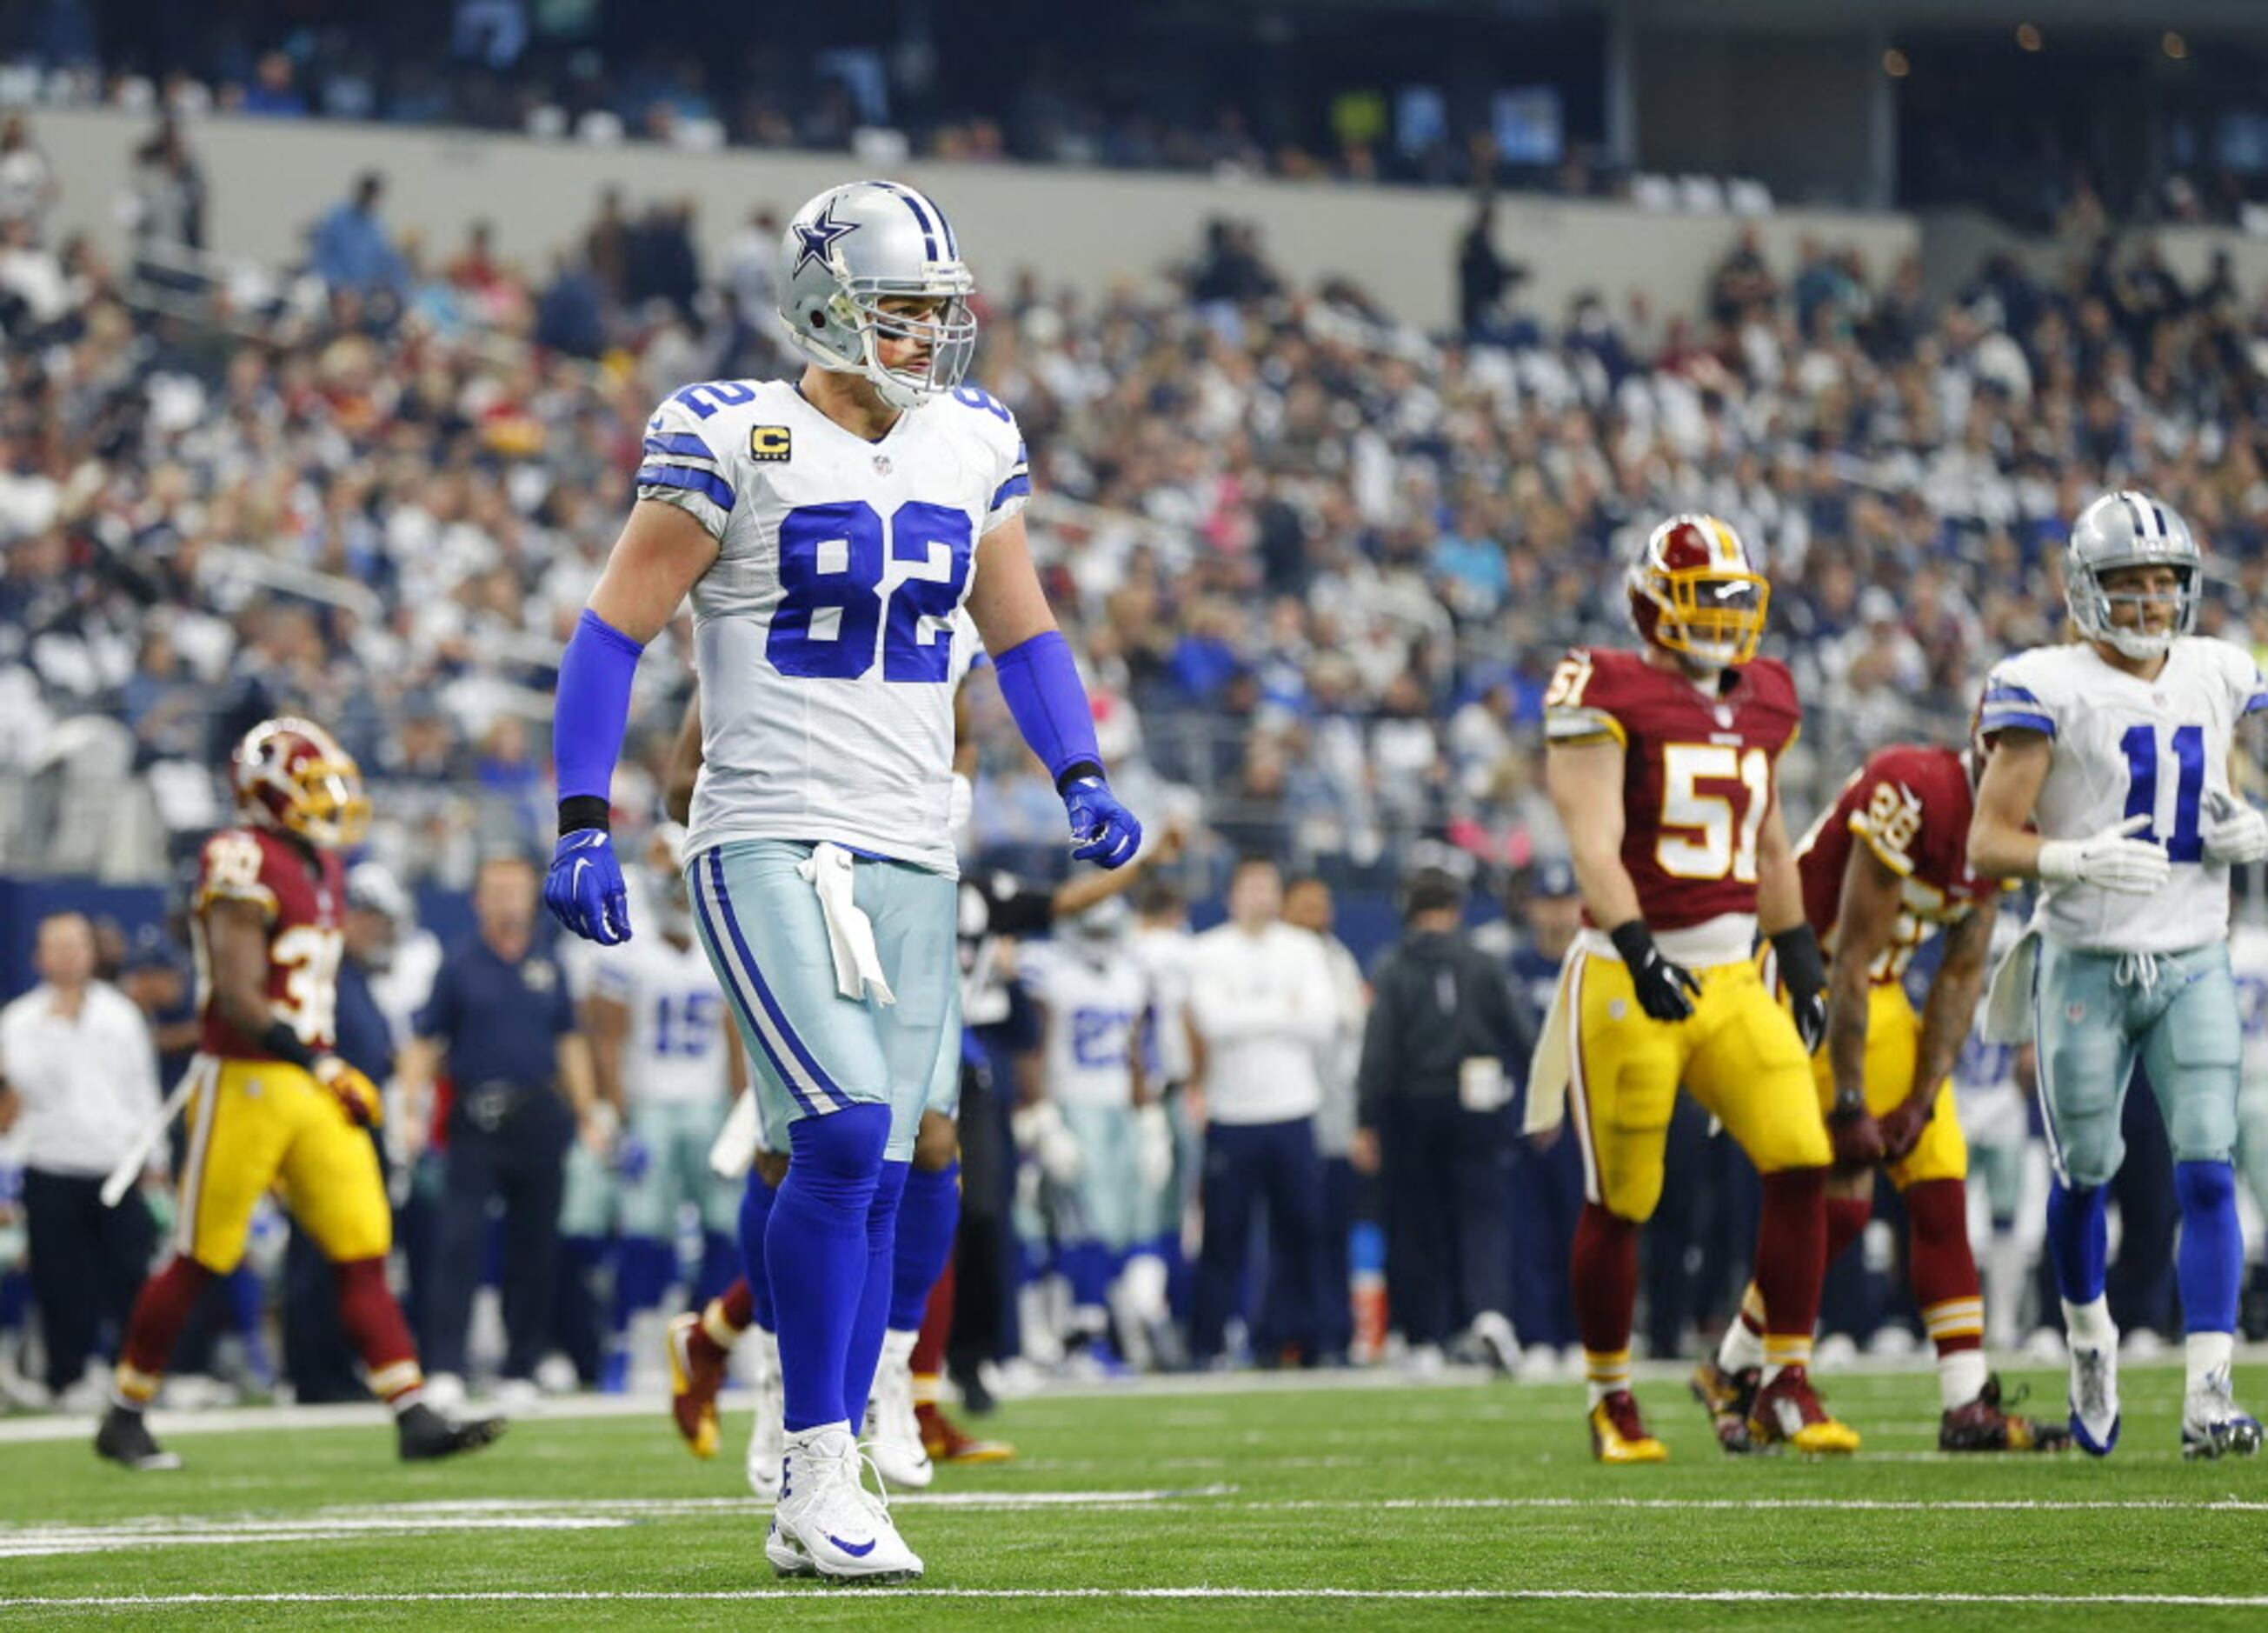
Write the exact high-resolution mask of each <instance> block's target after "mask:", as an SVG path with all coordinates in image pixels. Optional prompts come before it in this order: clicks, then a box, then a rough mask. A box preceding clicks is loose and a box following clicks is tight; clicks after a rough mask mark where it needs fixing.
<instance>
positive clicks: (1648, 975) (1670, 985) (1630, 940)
mask: <svg viewBox="0 0 2268 1633" xmlns="http://www.w3.org/2000/svg"><path fill="white" fill-rule="evenodd" d="M1608 939H1609V941H1611V942H1614V944H1615V950H1616V952H1618V953H1620V954H1622V956H1623V963H1624V964H1627V965H1628V966H1629V967H1630V972H1631V986H1634V987H1636V988H1637V989H1638V1008H1639V1009H1643V1010H1645V1011H1646V1014H1648V1015H1649V1016H1653V1018H1654V1019H1655V1020H1657V1021H1683V1020H1685V1019H1687V1018H1688V1017H1689V1016H1691V1015H1692V1013H1693V1001H1694V999H1696V998H1697V997H1699V996H1700V995H1701V983H1700V981H1699V980H1697V979H1696V978H1695V976H1694V974H1693V972H1692V971H1690V970H1689V969H1687V968H1686V967H1685V966H1684V965H1683V964H1672V963H1671V962H1670V961H1669V960H1668V958H1666V957H1663V956H1662V952H1661V948H1659V947H1657V946H1655V945H1654V944H1653V931H1651V930H1649V929H1647V928H1646V920H1643V919H1632V920H1631V921H1630V922H1629V923H1628V924H1618V925H1616V927H1614V929H1613V930H1611V931H1609V933H1608Z"/></svg>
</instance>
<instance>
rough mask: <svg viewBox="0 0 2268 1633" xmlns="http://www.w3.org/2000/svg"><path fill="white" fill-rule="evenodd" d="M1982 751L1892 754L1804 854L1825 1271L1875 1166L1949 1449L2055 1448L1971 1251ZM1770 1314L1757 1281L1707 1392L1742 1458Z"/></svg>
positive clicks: (1701, 1393) (1847, 1241)
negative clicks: (1890, 1191) (1827, 1156)
mask: <svg viewBox="0 0 2268 1633" xmlns="http://www.w3.org/2000/svg"><path fill="white" fill-rule="evenodd" d="M1980 769H1981V760H1980V752H1979V751H1978V750H1973V749H1972V750H1969V751H1966V752H1964V751H1962V750H1957V749H1944V748H1932V747H1926V746H1920V745H1911V746H1901V747H1896V748H1889V749H1885V750H1882V751H1881V753H1879V754H1877V755H1875V756H1874V757H1873V758H1872V759H1870V760H1868V761H1867V764H1866V765H1864V766H1862V767H1860V768H1859V772H1858V773H1857V774H1856V775H1855V776H1853V777H1852V779H1851V780H1849V781H1848V782H1846V783H1845V784H1844V785H1843V791H1842V793H1841V794H1839V795H1838V796H1837V799H1836V801H1835V803H1834V804H1833V805H1832V806H1830V808H1829V809H1828V810H1827V811H1826V812H1825V813H1824V814H1823V815H1822V816H1821V817H1820V818H1819V820H1818V822H1817V823H1816V824H1814V825H1813V827H1812V830H1811V831H1810V832H1809V833H1808V834H1806V835H1804V837H1803V842H1802V843H1801V844H1800V845H1799V846H1797V847H1796V870H1797V872H1798V874H1799V875H1800V877H1801V879H1802V882H1803V906H1804V916H1805V917H1806V918H1807V919H1808V920H1809V922H1810V924H1811V927H1812V929H1813V930H1814V932H1815V933H1816V934H1817V935H1818V937H1819V940H1820V942H1821V944H1822V945H1823V946H1824V947H1825V948H1826V949H1827V950H1828V952H1829V954H1830V957H1831V960H1832V962H1831V964H1830V968H1829V972H1828V981H1827V1047H1826V1048H1825V1049H1824V1050H1823V1052H1822V1053H1820V1054H1819V1055H1817V1056H1815V1058H1814V1059H1813V1061H1812V1072H1813V1075H1814V1076H1815V1078H1816V1079H1817V1081H1818V1084H1819V1095H1820V1099H1821V1102H1822V1103H1823V1105H1826V1106H1827V1107H1828V1108H1829V1109H1828V1113H1827V1123H1828V1130H1829V1133H1830V1134H1831V1135H1832V1137H1833V1140H1834V1143H1835V1156H1836V1170H1835V1172H1834V1175H1833V1176H1832V1177H1831V1178H1830V1179H1829V1181H1828V1186H1827V1262H1828V1263H1829V1264H1830V1265H1831V1264H1833V1263H1834V1262H1835V1260H1836V1259H1837V1257H1838V1256H1839V1255H1840V1254H1841V1253H1842V1252H1843V1251H1844V1249H1845V1248H1847V1247H1849V1246H1850V1245H1851V1244H1852V1243H1853V1242H1855V1241H1856V1240H1858V1238H1859V1235H1860V1233H1861V1232H1863V1231H1864V1230H1866V1228H1867V1216H1869V1215H1870V1214H1871V1213H1872V1212H1873V1211H1874V1170H1875V1169H1876V1168H1877V1167H1878V1166H1879V1167H1887V1168H1888V1170H1889V1176H1890V1182H1891V1183H1892V1184H1893V1185H1895V1186H1897V1188H1898V1192H1899V1194H1900V1195H1901V1196H1903V1197H1904V1200H1905V1208H1906V1221H1907V1230H1908V1233H1909V1234H1908V1239H1909V1241H1910V1244H1911V1251H1910V1264H1911V1277H1912V1282H1913V1292H1914V1300H1915V1302H1916V1303H1917V1304H1919V1305H1920V1306H1921V1317H1922V1325H1923V1326H1925V1327H1926V1328H1927V1329H1928V1332H1929V1336H1930V1341H1931V1342H1932V1343H1933V1344H1934V1345H1935V1346H1936V1348H1937V1375H1938V1387H1939V1393H1940V1406H1941V1408H1942V1415H1940V1418H1939V1421H1938V1433H1937V1444H1938V1449H1939V1450H1940V1451H1942V1452H2029V1451H2043V1452H2044V1451H2054V1450H2057V1449H2058V1448H2060V1447H2062V1446H2065V1445H2069V1444H2070V1440H2071V1437H2070V1435H2069V1433H2068V1432H2067V1431H2066V1430H2065V1429H2064V1428H2063V1426H2062V1425H2060V1424H2045V1423H2036V1422H2033V1421H2032V1420H2031V1419H2029V1418H2025V1417H2017V1416H2014V1415H2010V1414H2009V1413H2007V1412H2006V1411H2004V1410H2003V1409H2002V1408H2001V1398H2000V1383H1999V1378H1995V1377H1993V1376H1992V1374H1991V1373H1990V1372H1989V1371H1987V1370H1986V1369H1985V1302H1984V1299H1983V1297H1982V1296H1981V1291H1980V1289H1979V1286H1978V1282H1977V1260H1976V1257H1975V1255H1974V1254H1973V1253H1972V1252H1970V1245H1969V1193H1968V1183H1967V1181H1968V1175H1969V1149H1968V1146H1967V1144H1966V1143H1965V1142H1963V1140H1962V1132H1961V1122H1960V1119H1959V1117H1958V1116H1957V1115H1956V1113H1955V1109H1954V1096H1953V1084H1952V1082H1951V1076H1950V1074H1951V1072H1952V1069H1953V1063H1954V1060H1955V1058H1956V1057H1957V1056H1958V1055H1959V1053H1960V1052H1961V1046H1962V1040H1963V1039H1964V1038H1966V1037H1967V1036H1968V1034H1969V1026H1970V1018H1971V1016H1974V1015H1975V1013H1976V1010H1977V998H1978V996H1979V995H1980V994H1982V993H1983V991H1984V988H1985V972H1986V969H1987V968H1988V967H1989V966H1988V964H1987V962H1986V959H1987V954H1988V953H1989V952H1990V950H1991V948H1992V924H1993V920H1994V919H1995V917H1996V916H1997V914H1996V900H1995V898H1996V887H1995V886H1994V885H1993V883H1992V882H1991V881H1989V880H1985V879H1980V878H1978V877H1977V875H1976V874H1975V873H1974V872H1972V871H1971V870H1970V867H1969V861H1968V851H1969V820H1970V811H1971V809H1972V807H1973V804H1974V794H1973V791H1974V788H1975V786H1976V782H1975V780H1976V777H1977V772H1978V771H1979V770H1980ZM1940 929H1942V930H1943V931H1944V932H1945V937H1946V944H1945V948H1944V960H1943V962H1942V963H1940V964H1939V965H1938V968H1937V971H1936V973H1935V974H1933V976H1932V977H1931V978H1930V985H1929V995H1928V997H1927V998H1926V999H1925V1000H1924V1001H1923V1004H1922V1011H1921V1014H1920V1015H1918V1016H1917V1015H1916V1014H1915V1013H1914V1007H1913V1003H1912V1001H1911V1000H1910V999H1909V998H1908V997H1907V996H1906V990H1905V985H1904V980H1905V973H1906V968H1907V966H1908V965H1909V964H1911V963H1912V961H1913V956H1914V954H1915V952H1916V951H1917V950H1919V948H1920V947H1921V945H1922V944H1923V943H1924V942H1926V941H1927V940H1928V939H1929V937H1930V936H1931V935H1933V934H1934V933H1935V932H1936V931H1938V930H1940ZM1766 1313H1767V1312H1766V1306H1765V1304H1764V1299H1763V1297H1762V1295H1760V1294H1759V1293H1758V1292H1757V1290H1756V1287H1755V1286H1754V1284H1751V1285H1750V1286H1749V1289H1748V1293H1747V1296H1746V1297H1744V1298H1743V1299H1742V1303H1741V1311H1740V1314H1739V1316H1738V1317H1737V1318H1736V1319H1734V1322H1733V1323H1732V1325H1731V1326H1728V1327H1727V1328H1726V1330H1725V1341H1724V1343H1723V1344H1722V1346H1721V1347H1719V1349H1718V1352H1717V1354H1716V1356H1714V1358H1712V1359H1711V1360H1708V1361H1705V1362H1703V1363H1702V1364H1701V1366H1700V1368H1699V1370H1698V1371H1696V1372H1695V1373H1694V1375H1693V1393H1694V1395H1695V1397H1696V1398H1697V1400H1700V1401H1701V1403H1702V1404H1703V1405H1704V1406H1705V1407H1706V1408H1708V1409H1709V1413H1710V1415H1711V1416H1712V1418H1713V1419H1714V1420H1715V1422H1716V1426H1717V1438H1718V1441H1719V1444H1720V1445H1723V1446H1724V1448H1725V1449H1726V1450H1727V1452H1745V1451H1747V1450H1748V1449H1749V1433H1748V1418H1749V1404H1750V1401H1751V1400H1752V1399H1753V1397H1754V1394H1755V1392H1756V1379H1757V1378H1758V1376H1759V1374H1760V1372H1761V1371H1762V1368H1763V1365H1764V1322H1765V1319H1766Z"/></svg>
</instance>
